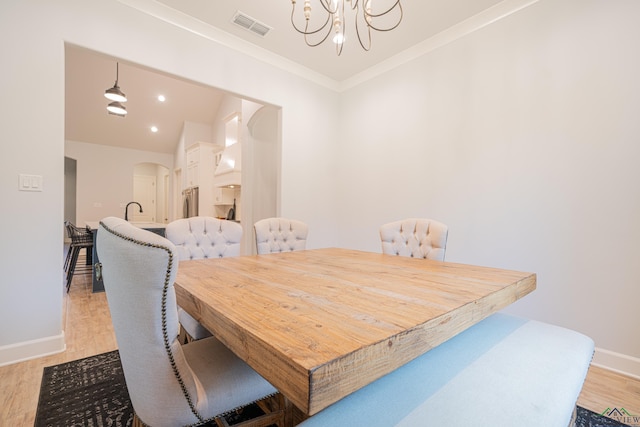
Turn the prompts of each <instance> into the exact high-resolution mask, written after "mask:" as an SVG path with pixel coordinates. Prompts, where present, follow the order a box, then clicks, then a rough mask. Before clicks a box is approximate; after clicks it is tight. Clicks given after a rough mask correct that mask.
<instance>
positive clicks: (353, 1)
mask: <svg viewBox="0 0 640 427" xmlns="http://www.w3.org/2000/svg"><path fill="white" fill-rule="evenodd" d="M372 1H373V0H315V1H312V0H304V9H303V15H304V20H305V24H304V29H302V26H299V25H296V22H295V16H296V3H297V0H291V5H292V7H291V25H293V28H294V29H295V30H296V31H298V32H299V33H301V34H303V35H304V41H305V43H306V44H307V46H310V47H316V46H319V45H321V44H322V43H324V41H325V40H327V38H328V37H329V34H331V32H332V30H333V32H334V37H333V41H334V43H335V44H336V53H337V54H338V56H340V54H341V53H342V47H343V45H344V41H345V39H346V37H345V31H346V19H345V13H344V10H345V7H344V3H345V2H349V3H350V9H351V10H352V12H353V15H354V21H355V25H354V27H355V29H356V35H357V36H358V41H359V42H360V46H361V47H362V49H364V50H365V51H369V50H370V49H371V30H372V29H373V30H375V31H391V30H393V29H395V28H397V27H398V25H400V23H401V22H402V18H403V15H404V13H403V10H402V4H401V3H400V0H395V1H394V2H393V3H392V4H391V6H390V7H389V8H387V9H386V10H385V11H384V12H380V13H373V12H372V6H371V4H372ZM380 1H382V0H376V3H378V2H380ZM312 2H313V3H314V4H316V3H319V4H320V6H322V8H317V9H319V10H320V13H321V14H322V15H324V14H326V19H325V18H324V16H323V18H322V19H323V20H324V22H323V23H321V24H317V25H313V23H312V22H311V21H312V10H313V9H314V7H312ZM361 4H362V7H360V6H361ZM361 10H362V13H360V11H361ZM391 13H393V14H395V15H396V17H395V19H394V20H393V21H391V24H390V25H386V26H380V25H377V24H374V22H375V21H377V20H378V18H381V17H383V16H385V15H387V14H391ZM313 16H314V17H315V16H321V15H318V13H315V14H313ZM390 18H393V17H390ZM388 20H389V19H387V22H388ZM314 22H317V19H316V20H315V21H314ZM330 23H331V25H329V24H330ZM365 28H366V32H367V35H366V38H365V37H364V36H363V35H362V34H361V33H362V32H364V31H365ZM318 34H319V35H320V36H319V37H320V39H319V41H316V42H314V41H311V39H312V38H314V37H316V35H318ZM322 34H324V36H322ZM365 42H366V43H365Z"/></svg>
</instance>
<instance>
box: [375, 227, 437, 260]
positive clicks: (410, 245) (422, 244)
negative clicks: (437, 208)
mask: <svg viewBox="0 0 640 427" xmlns="http://www.w3.org/2000/svg"><path fill="white" fill-rule="evenodd" d="M448 233H449V229H448V227H447V226H446V225H444V224H443V223H441V222H438V221H434V220H432V219H426V218H407V219H403V220H400V221H394V222H390V223H388V224H384V225H383V226H381V227H380V240H381V241H382V253H385V254H388V255H400V256H405V257H412V258H424V259H433V260H436V261H444V254H445V251H446V248H447V235H448Z"/></svg>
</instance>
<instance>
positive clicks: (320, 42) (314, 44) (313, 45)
mask: <svg viewBox="0 0 640 427" xmlns="http://www.w3.org/2000/svg"><path fill="white" fill-rule="evenodd" d="M325 26H326V24H325V25H324V26H323V27H322V28H324V27H325ZM322 28H321V29H322ZM318 31H320V30H316V31H314V32H312V33H302V34H304V42H305V43H306V44H307V46H309V47H316V46H320V45H321V44H322V43H324V41H325V40H326V39H327V37H329V34H331V27H329V30H328V31H327V32H326V34H325V35H324V37H323V38H322V40H320V41H319V42H318V43H309V40H307V36H309V35H311V34H315V33H317V32H318Z"/></svg>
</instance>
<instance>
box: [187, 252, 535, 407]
mask: <svg viewBox="0 0 640 427" xmlns="http://www.w3.org/2000/svg"><path fill="white" fill-rule="evenodd" d="M535 287H536V275H535V274H533V273H523V272H517V271H510V270H502V269H496V268H488V267H478V266H471V265H464V264H455V263H450V262H439V261H431V260H423V259H414V258H404V257H398V256H391V255H383V254H379V253H369V252H361V251H356V250H348V249H335V248H330V249H316V250H305V251H297V252H288V253H279V254H269V255H255V256H242V257H231V258H216V259H206V260H192V261H181V262H180V265H179V269H178V274H177V278H176V283H175V290H176V296H177V301H178V305H180V306H181V307H182V308H184V309H185V310H186V311H187V312H188V313H189V314H191V315H192V316H193V317H194V318H195V319H197V320H198V321H200V323H202V324H203V325H204V326H205V327H206V328H207V329H209V330H210V331H211V332H212V333H213V334H214V335H215V336H216V337H218V338H219V339H220V340H221V341H222V342H224V343H225V345H227V346H228V347H229V348H230V349H231V350H232V351H233V352H234V353H236V354H237V355H238V356H239V357H240V358H241V359H243V360H244V361H246V362H247V363H248V364H249V365H250V366H251V367H253V368H254V369H255V370H256V371H257V372H259V373H260V374H261V375H262V376H263V377H264V378H265V379H267V380H268V381H269V382H271V384H273V385H274V386H275V387H276V388H277V389H278V390H280V392H282V394H284V395H285V396H286V397H287V398H288V399H290V400H291V402H293V404H294V405H295V406H296V407H297V408H299V409H300V410H301V411H302V412H304V413H305V414H307V415H313V414H315V413H317V412H318V411H320V410H322V409H324V408H326V407H327V406H329V405H331V404H332V403H334V402H336V401H338V400H340V399H342V398H343V397H345V396H347V395H348V394H350V393H352V392H354V391H356V390H358V389H360V388H361V387H364V386H365V385H367V384H369V383H371V382H372V381H374V380H376V379H378V378H380V377H382V376H383V375H385V374H387V373H389V372H391V371H393V370H394V369H396V368H398V367H400V366H402V365H404V364H405V363H407V362H409V361H411V360H412V359H414V358H416V357H417V356H419V355H421V354H423V353H425V352H427V351H429V350H430V349H431V348H433V347H435V346H437V345H439V344H441V343H442V342H444V341H446V340H447V339H449V338H451V337H453V336H455V335H456V334H458V333H459V332H461V331H463V330H465V329H467V328H468V327H470V326H472V325H474V324H475V323H477V322H479V321H480V320H482V319H484V318H485V317H487V316H489V315H491V314H492V313H495V312H496V311H498V310H500V309H502V308H504V307H505V306H507V305H509V304H511V303H513V302H514V301H516V300H518V299H520V298H522V297H523V296H525V295H527V294H528V293H530V292H532V291H533V290H534V289H535Z"/></svg>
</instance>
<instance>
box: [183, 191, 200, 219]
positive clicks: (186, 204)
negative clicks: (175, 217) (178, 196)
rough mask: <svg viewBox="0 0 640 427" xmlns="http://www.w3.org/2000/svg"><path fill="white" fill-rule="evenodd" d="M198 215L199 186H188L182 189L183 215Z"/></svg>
mask: <svg viewBox="0 0 640 427" xmlns="http://www.w3.org/2000/svg"><path fill="white" fill-rule="evenodd" d="M192 216H198V187H191V188H187V189H185V190H183V191H182V217H183V218H191V217H192Z"/></svg>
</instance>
